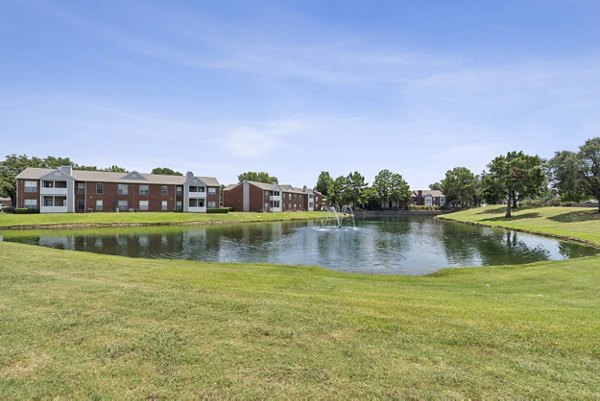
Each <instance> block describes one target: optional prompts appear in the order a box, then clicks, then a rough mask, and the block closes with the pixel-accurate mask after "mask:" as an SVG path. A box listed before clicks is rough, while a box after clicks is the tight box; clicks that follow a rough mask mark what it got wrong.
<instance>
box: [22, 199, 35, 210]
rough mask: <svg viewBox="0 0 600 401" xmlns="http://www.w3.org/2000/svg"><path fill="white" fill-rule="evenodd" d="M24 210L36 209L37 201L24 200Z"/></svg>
mask: <svg viewBox="0 0 600 401" xmlns="http://www.w3.org/2000/svg"><path fill="white" fill-rule="evenodd" d="M24 206H25V208H26V209H37V199H25V204H24Z"/></svg>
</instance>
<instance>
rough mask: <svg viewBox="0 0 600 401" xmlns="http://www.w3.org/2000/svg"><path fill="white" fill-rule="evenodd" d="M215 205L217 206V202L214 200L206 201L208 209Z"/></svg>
mask: <svg viewBox="0 0 600 401" xmlns="http://www.w3.org/2000/svg"><path fill="white" fill-rule="evenodd" d="M216 207H217V202H215V201H209V202H208V208H209V209H214V208H216Z"/></svg>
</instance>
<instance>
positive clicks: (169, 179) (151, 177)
mask: <svg viewBox="0 0 600 401" xmlns="http://www.w3.org/2000/svg"><path fill="white" fill-rule="evenodd" d="M53 171H56V170H55V169H49V168H36V167H27V168H26V169H25V170H23V171H22V172H21V173H20V174H19V175H17V179H22V180H39V179H41V178H42V177H44V176H45V175H47V174H49V173H51V172H53ZM130 174H131V173H109V172H106V171H85V170H73V171H72V173H71V176H72V177H73V178H74V179H75V180H76V181H87V182H122V183H148V184H162V185H183V184H184V183H185V181H186V179H187V177H186V176H185V175H184V176H180V175H159V174H140V175H141V176H142V177H143V178H144V179H143V180H139V179H133V178H127V176H129V175H130ZM196 178H199V179H200V180H202V182H204V183H205V184H206V185H207V186H209V187H218V186H221V184H220V183H219V181H218V180H217V179H216V178H214V177H196Z"/></svg>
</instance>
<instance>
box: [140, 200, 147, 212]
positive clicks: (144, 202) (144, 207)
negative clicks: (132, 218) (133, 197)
mask: <svg viewBox="0 0 600 401" xmlns="http://www.w3.org/2000/svg"><path fill="white" fill-rule="evenodd" d="M140 210H148V201H147V200H141V201H140Z"/></svg>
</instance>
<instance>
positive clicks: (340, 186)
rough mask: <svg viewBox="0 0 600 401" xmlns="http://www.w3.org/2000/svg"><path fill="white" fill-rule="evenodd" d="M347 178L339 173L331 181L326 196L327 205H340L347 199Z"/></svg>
mask: <svg viewBox="0 0 600 401" xmlns="http://www.w3.org/2000/svg"><path fill="white" fill-rule="evenodd" d="M348 186H349V185H348V179H347V178H346V177H344V176H343V175H340V176H339V177H337V178H336V179H335V180H333V181H332V182H331V185H330V186H329V193H328V196H327V204H328V205H329V206H337V207H341V206H342V205H343V204H345V203H347V201H348Z"/></svg>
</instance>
